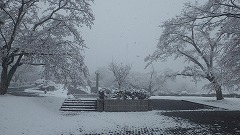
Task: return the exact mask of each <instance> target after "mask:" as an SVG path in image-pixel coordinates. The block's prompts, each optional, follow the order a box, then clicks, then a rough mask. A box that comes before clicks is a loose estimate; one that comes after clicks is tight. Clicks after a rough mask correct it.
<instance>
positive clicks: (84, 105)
mask: <svg viewBox="0 0 240 135" xmlns="http://www.w3.org/2000/svg"><path fill="white" fill-rule="evenodd" d="M96 110H97V100H92V99H91V100H85V99H84V100H81V99H66V100H65V101H64V102H63V104H62V106H61V108H60V111H96Z"/></svg>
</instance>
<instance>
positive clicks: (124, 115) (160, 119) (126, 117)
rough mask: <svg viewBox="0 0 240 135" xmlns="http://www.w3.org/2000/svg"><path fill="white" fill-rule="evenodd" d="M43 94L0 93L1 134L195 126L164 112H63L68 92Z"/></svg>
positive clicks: (229, 102) (235, 104)
mask: <svg viewBox="0 0 240 135" xmlns="http://www.w3.org/2000/svg"><path fill="white" fill-rule="evenodd" d="M25 91H29V92H38V93H39V94H40V96H41V97H22V96H12V95H8V94H6V95H1V96H0V108H1V109H0V134H1V135H2V134H3V135H15V134H24V135H33V134H34V135H59V134H63V135H68V134H97V133H102V134H108V133H109V132H116V131H117V132H118V133H123V132H124V130H128V129H130V130H135V129H140V128H146V127H150V128H151V129H157V128H159V127H160V128H161V129H168V128H174V127H182V128H191V127H196V126H198V125H194V124H192V123H189V122H187V121H184V120H182V121H181V122H179V121H176V120H175V119H174V118H171V117H166V116H163V115H161V114H160V113H159V112H162V111H149V112H61V111H59V108H60V107H61V104H62V103H63V101H64V100H65V99H66V98H67V97H68V96H67V95H66V91H65V90H63V89H59V90H57V91H54V92H48V93H47V94H44V93H43V92H42V91H37V90H34V89H27V90H25ZM151 98H154V99H159V98H161V99H163V98H164V99H175V100H183V99H184V100H188V101H194V102H199V103H204V104H208V105H213V106H219V107H222V108H228V109H232V110H240V105H239V101H240V100H239V99H234V98H226V99H224V100H223V101H216V100H215V98H203V97H201V98H197V97H159V96H158V97H151Z"/></svg>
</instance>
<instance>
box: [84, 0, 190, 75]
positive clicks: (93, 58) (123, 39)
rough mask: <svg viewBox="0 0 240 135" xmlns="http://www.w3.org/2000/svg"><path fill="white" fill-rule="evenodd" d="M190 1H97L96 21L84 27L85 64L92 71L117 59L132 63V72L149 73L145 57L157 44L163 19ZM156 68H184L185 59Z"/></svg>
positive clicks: (157, 64)
mask: <svg viewBox="0 0 240 135" xmlns="http://www.w3.org/2000/svg"><path fill="white" fill-rule="evenodd" d="M187 1H190V0H95V4H94V5H92V9H93V13H94V15H95V18H96V20H95V22H94V23H95V24H94V25H93V27H92V29H91V30H89V29H85V28H84V29H83V30H82V34H83V38H84V39H85V43H86V44H87V46H88V47H89V48H90V49H88V50H86V54H85V56H86V64H87V66H88V67H89V70H90V72H95V71H96V70H97V69H98V68H100V67H107V66H108V64H109V63H110V62H111V61H112V60H114V61H117V62H123V63H128V64H131V65H132V70H133V71H139V72H147V71H146V70H145V69H144V67H145V65H146V63H145V62H144V58H145V57H146V56H147V55H149V54H152V53H153V51H154V50H155V48H156V45H157V43H158V38H159V37H160V35H161V31H162V29H161V28H160V27H158V26H159V25H161V24H162V22H164V21H166V20H168V19H170V18H172V17H174V16H176V15H178V14H180V12H181V10H182V9H183V5H184V4H183V3H185V2H187ZM154 65H155V66H156V67H157V68H156V70H163V69H166V68H172V69H174V70H177V69H178V68H181V67H180V66H179V65H182V62H177V61H173V60H170V61H168V62H164V63H162V62H160V61H158V62H157V63H155V64H154Z"/></svg>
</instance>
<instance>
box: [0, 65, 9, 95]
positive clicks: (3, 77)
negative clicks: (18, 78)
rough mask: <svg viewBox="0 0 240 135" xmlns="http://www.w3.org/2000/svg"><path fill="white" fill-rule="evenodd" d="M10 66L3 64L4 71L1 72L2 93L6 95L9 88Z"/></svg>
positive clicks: (0, 90)
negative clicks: (8, 73)
mask: <svg viewBox="0 0 240 135" xmlns="http://www.w3.org/2000/svg"><path fill="white" fill-rule="evenodd" d="M7 72H8V68H7V66H2V73H1V83H0V95H4V94H6V93H7V89H8V75H7Z"/></svg>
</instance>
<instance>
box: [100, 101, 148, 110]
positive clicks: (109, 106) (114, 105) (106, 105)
mask: <svg viewBox="0 0 240 135" xmlns="http://www.w3.org/2000/svg"><path fill="white" fill-rule="evenodd" d="M98 111H105V112H137V111H148V100H118V99H105V100H98Z"/></svg>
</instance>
